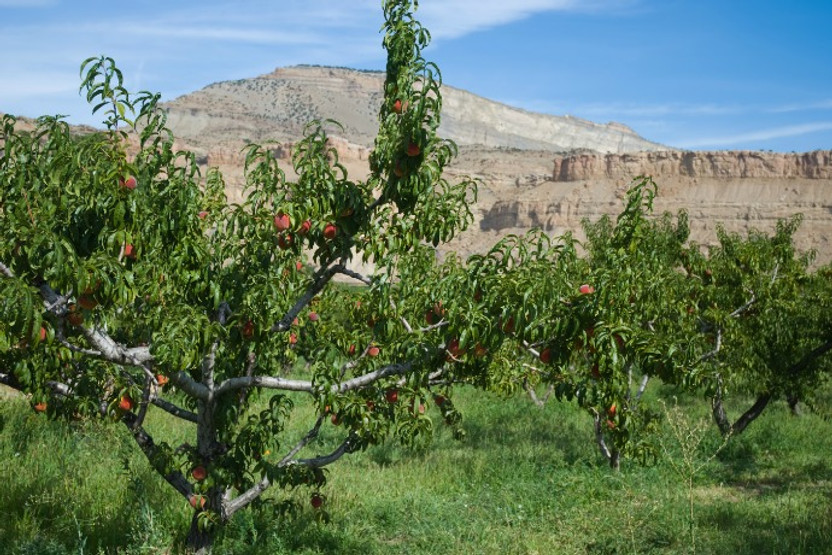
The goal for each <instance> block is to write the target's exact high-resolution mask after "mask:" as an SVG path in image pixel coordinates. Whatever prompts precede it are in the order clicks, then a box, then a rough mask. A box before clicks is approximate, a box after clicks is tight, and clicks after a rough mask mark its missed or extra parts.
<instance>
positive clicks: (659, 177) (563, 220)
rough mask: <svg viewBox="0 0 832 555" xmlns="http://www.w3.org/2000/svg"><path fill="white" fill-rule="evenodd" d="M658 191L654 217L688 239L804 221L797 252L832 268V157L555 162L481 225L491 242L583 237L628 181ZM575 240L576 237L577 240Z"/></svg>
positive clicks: (581, 156)
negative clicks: (661, 216)
mask: <svg viewBox="0 0 832 555" xmlns="http://www.w3.org/2000/svg"><path fill="white" fill-rule="evenodd" d="M639 175H649V176H651V177H652V178H653V179H654V181H655V182H656V183H657V184H658V187H659V192H658V197H657V198H656V202H655V212H656V213H662V212H665V211H669V212H672V213H676V212H678V211H679V210H682V209H684V210H686V211H687V212H688V214H689V215H690V225H691V235H692V238H693V239H694V240H695V241H697V242H699V243H701V244H705V245H708V244H713V243H714V242H715V240H716V234H715V231H716V228H717V226H718V225H721V226H722V227H723V228H725V229H726V230H727V231H731V232H738V233H741V234H745V233H747V232H748V231H749V230H750V229H758V230H763V231H771V230H773V229H774V227H775V225H776V222H777V220H778V219H782V218H788V217H791V216H792V215H794V214H797V213H800V214H802V215H803V224H802V225H801V227H800V229H799V230H798V232H797V234H796V237H795V240H796V244H797V246H798V248H800V249H803V250H807V249H815V250H816V251H817V255H818V256H817V260H818V263H827V262H830V261H832V151H815V152H808V153H801V154H779V153H767V152H748V151H734V152H732V151H723V152H652V153H651V152H645V153H635V154H624V155H598V154H593V153H574V154H571V155H566V156H556V157H554V158H553V161H552V174H551V176H550V177H549V179H548V180H547V181H545V182H543V183H540V182H535V183H527V184H526V185H525V186H524V185H522V184H516V185H515V187H514V194H513V195H511V196H509V195H508V194H504V195H500V196H501V198H499V199H498V200H496V201H495V202H494V204H493V205H492V206H491V207H490V208H488V209H486V210H485V211H484V212H483V214H482V218H481V220H480V222H479V224H480V230H481V231H482V232H486V233H491V234H492V235H494V236H499V235H503V234H506V233H523V232H525V231H526V230H527V229H530V228H532V227H539V228H541V229H544V230H546V231H548V232H550V233H552V234H559V233H562V232H564V231H567V230H580V225H581V222H582V220H584V219H589V220H596V219H597V218H599V217H601V216H602V215H610V216H614V215H615V214H617V213H618V212H619V211H620V209H621V207H622V199H623V198H624V194H625V192H626V189H627V187H628V186H629V185H630V184H631V183H632V179H633V178H634V177H636V176H639ZM578 236H579V237H580V232H579V233H578Z"/></svg>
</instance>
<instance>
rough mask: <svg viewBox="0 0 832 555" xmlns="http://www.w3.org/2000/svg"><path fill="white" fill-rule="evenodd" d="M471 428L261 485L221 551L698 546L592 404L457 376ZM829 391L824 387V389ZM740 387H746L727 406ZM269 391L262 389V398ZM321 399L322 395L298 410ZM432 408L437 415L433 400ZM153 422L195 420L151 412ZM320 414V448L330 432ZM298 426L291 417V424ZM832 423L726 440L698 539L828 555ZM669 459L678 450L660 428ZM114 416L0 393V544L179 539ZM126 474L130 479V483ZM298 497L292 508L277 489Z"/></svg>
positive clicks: (713, 435) (84, 545)
mask: <svg viewBox="0 0 832 555" xmlns="http://www.w3.org/2000/svg"><path fill="white" fill-rule="evenodd" d="M458 393H459V394H458V395H457V397H456V399H457V405H458V406H459V408H460V409H461V410H462V412H463V414H464V415H465V420H464V428H465V430H466V431H467V435H466V437H465V438H464V439H461V440H456V439H453V438H452V436H451V433H450V430H447V429H444V428H442V427H441V425H440V428H439V430H438V433H437V434H436V438H435V441H434V444H433V445H432V446H431V447H430V448H429V449H427V450H425V451H408V450H405V449H403V448H401V447H399V446H398V445H397V444H395V443H392V442H391V443H388V444H385V445H381V446H377V447H373V448H371V449H369V450H368V452H367V453H364V454H356V455H352V456H348V457H346V458H345V459H343V460H342V463H341V464H339V465H338V466H337V467H336V468H333V470H332V471H331V472H330V473H329V483H328V485H327V487H326V488H325V490H324V491H323V492H322V493H323V495H324V504H323V507H322V508H321V509H319V510H316V509H314V508H313V507H312V506H311V503H310V497H309V495H310V494H309V491H308V489H304V488H300V489H298V490H296V491H294V492H293V491H288V492H285V493H281V492H280V491H278V490H274V491H273V492H272V493H271V494H269V495H268V496H267V497H268V498H269V499H270V500H274V501H275V502H276V503H278V504H265V505H263V506H262V507H260V508H259V509H258V510H255V511H250V512H244V513H241V514H240V515H238V517H237V518H235V519H234V520H233V521H232V522H231V523H230V524H229V526H228V527H227V529H226V530H225V532H224V535H222V536H221V537H220V538H218V543H217V544H216V546H215V548H216V549H217V552H219V553H229V554H238V553H239V554H243V553H252V554H253V553H362V554H364V553H390V552H391V550H392V552H397V553H684V552H689V551H690V550H691V547H692V539H691V535H690V527H689V522H688V491H687V486H686V483H685V481H684V480H683V479H682V478H681V477H680V476H679V475H677V474H676V473H675V472H674V471H673V469H672V467H671V465H670V464H669V462H668V459H667V456H666V455H665V456H664V457H663V458H662V459H660V460H658V461H657V462H656V464H654V465H652V466H647V467H642V466H639V465H638V464H636V463H635V462H631V461H625V462H624V464H623V465H622V471H621V472H620V473H617V474H616V473H613V472H611V471H610V470H609V468H608V466H607V464H606V461H604V460H603V459H602V458H601V457H600V455H599V454H598V451H597V448H596V446H595V444H594V442H593V441H592V426H591V422H590V420H589V418H588V416H587V415H586V413H585V412H584V411H582V410H580V409H578V408H576V407H575V406H574V405H573V404H570V403H559V402H550V403H547V404H546V405H545V406H544V407H543V408H542V409H541V408H538V407H536V406H535V405H534V404H533V403H532V402H531V401H530V400H529V398H528V397H527V396H525V395H522V394H517V395H514V396H511V397H509V398H508V399H507V400H506V399H504V398H502V397H497V396H494V395H483V394H482V393H481V392H480V393H477V392H473V391H466V390H460V391H459V392H458ZM669 393H670V390H664V389H661V388H657V387H651V388H649V389H648V394H649V395H651V396H654V397H655V396H658V397H660V398H664V399H665V401H666V403H668V405H669V409H670V410H671V412H672V411H673V407H674V406H678V407H679V408H681V409H682V413H681V414H683V415H684V418H685V421H686V422H683V424H693V423H698V422H703V421H705V422H706V423H707V426H705V430H706V431H705V432H704V434H705V437H704V439H703V441H702V443H701V445H700V449H699V450H698V451H697V452H696V454H695V457H696V460H697V461H699V462H705V461H707V459H708V458H709V457H711V455H713V453H714V452H716V451H717V449H718V448H719V446H720V444H721V441H722V440H721V439H720V436H719V433H718V431H717V429H716V427H715V426H714V425H713V423H712V421H710V420H709V414H708V410H707V408H708V407H707V402H704V401H703V399H702V398H701V397H687V398H679V399H674V398H670V397H669ZM823 397H824V398H825V399H826V400H829V399H830V398H832V394H830V393H829V392H827V394H826V395H824V396H823ZM748 402H749V400H748V399H736V403H737V404H736V405H735V406H733V407H732V408H734V409H735V410H737V409H738V408H739V407H745V406H747V404H748ZM264 403H265V401H264ZM299 410H303V411H307V410H308V411H309V412H310V413H312V412H313V410H314V409H313V407H311V406H309V407H299ZM428 413H429V414H431V415H432V416H434V418H436V419H438V414H437V409H436V408H435V407H432V406H431V407H429V408H428ZM152 417H153V418H154V419H156V420H159V419H161V421H158V422H153V424H154V425H158V426H160V427H161V430H163V431H162V432H160V436H164V437H163V439H165V440H167V441H171V442H178V441H183V440H184V439H185V437H186V434H185V430H182V429H180V428H177V426H178V425H177V424H176V423H175V422H174V421H173V419H169V418H167V416H166V415H164V414H158V413H154V414H153V416H152ZM336 430H337V428H335V427H334V426H331V425H327V426H326V427H325V430H324V431H323V433H322V434H321V438H320V440H319V448H320V451H321V452H325V451H327V449H329V448H331V446H332V445H335V444H336V443H337V437H338V435H337V432H336ZM303 432H304V431H303V430H301V429H297V430H296V433H297V434H302V433H303ZM830 437H832V422H830V420H829V419H828V418H822V417H821V416H819V415H817V414H814V413H812V412H811V411H808V410H804V412H803V414H802V415H801V416H799V417H795V416H792V415H791V414H790V413H789V410H788V407H787V406H786V404H785V403H783V402H777V403H776V404H775V405H774V406H772V407H770V408H769V410H767V411H766V412H765V413H764V414H763V415H762V416H761V417H760V418H759V419H758V421H756V422H755V424H754V426H752V427H750V428H749V430H748V431H747V432H746V433H745V434H743V435H741V436H736V437H733V438H731V439H730V441H729V442H728V444H727V445H726V446H725V448H724V449H723V450H722V451H720V452H719V453H718V455H717V456H716V457H715V458H714V459H713V460H711V461H710V462H707V463H706V464H705V466H704V467H703V469H702V471H701V472H700V473H699V474H698V475H697V476H695V478H694V489H693V506H694V511H695V512H694V515H695V518H694V524H695V527H694V533H695V545H696V550H697V552H699V553H737V554H746V553H747V554H749V555H750V554H755V555H756V554H759V553H828V552H830V550H832V530H830V528H829V526H828V523H829V522H830V521H832V462H830V459H829V449H830V439H829V438H830ZM661 438H662V442H663V444H664V445H665V446H666V447H667V451H668V453H669V454H670V455H672V456H674V457H677V456H678V455H679V453H680V452H681V451H680V450H681V448H680V446H679V445H678V443H677V442H676V441H675V439H674V437H673V436H672V434H670V433H669V431H668V429H667V428H665V429H663V431H662V434H661ZM132 441H133V440H132V438H131V437H130V436H129V434H128V433H127V432H126V430H124V429H123V428H121V427H112V426H107V425H105V424H103V423H101V422H96V421H88V422H78V423H69V424H67V423H64V422H60V421H49V422H48V423H47V418H46V416H44V415H43V414H38V413H35V412H34V411H33V410H32V409H31V407H30V406H29V404H28V403H27V401H26V400H25V399H24V398H23V397H21V396H18V395H16V394H15V395H13V396H9V395H6V394H4V397H3V402H2V404H0V475H2V476H4V486H3V488H0V513H1V514H3V515H5V517H4V518H3V519H0V546H3V547H0V552H3V553H33V554H34V553H38V554H44V553H45V554H56V555H57V554H63V553H103V552H106V553H124V554H127V553H171V552H176V551H175V550H176V549H177V547H176V546H177V545H181V542H182V537H181V536H182V535H183V534H184V533H185V531H186V530H187V523H188V521H189V520H190V518H191V515H192V511H191V509H190V507H189V506H187V502H186V501H184V500H183V499H182V498H181V496H178V495H177V494H176V493H175V492H173V491H172V490H171V488H169V487H168V486H167V484H165V483H164V482H163V481H162V480H161V479H160V478H159V477H158V476H157V475H156V474H155V472H154V471H153V470H152V469H151V468H150V467H149V466H148V464H147V461H146V460H145V459H144V458H143V456H142V455H141V453H138V452H137V451H136V450H135V449H134V448H133V446H132ZM126 476H130V477H131V478H130V480H129V481H128V480H125V479H124V478H125V477H126ZM285 500H291V501H293V502H294V505H293V508H291V509H287V510H286V511H285V512H282V510H281V507H283V508H287V506H283V505H279V503H280V502H282V501H285Z"/></svg>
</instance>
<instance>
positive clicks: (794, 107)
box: [770, 99, 832, 114]
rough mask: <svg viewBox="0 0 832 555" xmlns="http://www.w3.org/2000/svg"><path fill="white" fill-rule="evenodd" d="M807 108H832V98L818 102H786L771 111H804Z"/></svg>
mask: <svg viewBox="0 0 832 555" xmlns="http://www.w3.org/2000/svg"><path fill="white" fill-rule="evenodd" d="M806 110H832V99H829V100H820V101H818V102H805V103H803V104H786V105H784V106H775V107H774V108H771V109H770V112H772V113H775V114H778V113H787V112H804V111H806Z"/></svg>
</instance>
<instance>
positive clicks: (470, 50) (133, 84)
mask: <svg viewBox="0 0 832 555" xmlns="http://www.w3.org/2000/svg"><path fill="white" fill-rule="evenodd" d="M380 5H381V2H380V0H282V1H280V2H276V1H274V0H261V1H246V0H239V1H232V0H200V1H199V2H195V1H193V0H179V1H175V0H164V1H163V0H134V1H133V2H130V3H127V2H112V0H107V1H103V0H89V1H83V0H0V52H3V56H2V57H0V111H4V112H9V113H14V114H20V115H26V116H37V115H40V114H56V113H61V114H68V115H69V116H70V117H69V118H68V119H69V121H71V122H73V123H78V122H84V123H95V122H96V120H95V119H94V118H92V117H91V116H90V115H89V110H88V108H87V107H86V106H85V104H84V102H83V101H82V99H81V98H80V97H79V95H78V84H79V82H80V81H79V74H78V70H79V66H80V63H81V61H82V60H84V59H85V58H87V57H89V56H96V55H100V54H106V55H108V56H111V57H113V58H115V59H116V62H117V63H118V65H119V67H120V68H121V69H122V70H123V72H124V74H125V77H126V80H127V86H128V88H130V89H131V90H139V89H147V90H151V91H158V92H161V93H162V96H163V100H171V99H173V98H176V97H177V96H179V95H182V94H186V93H188V92H192V91H195V90H198V89H200V88H202V87H204V86H206V85H208V84H210V83H213V82H216V81H223V80H229V79H240V78H246V77H254V76H257V75H261V74H263V73H268V72H270V71H272V70H273V69H274V68H275V67H279V66H286V65H293V64H301V63H307V64H321V65H337V66H347V67H354V68H359V69H383V68H384V62H385V60H384V52H383V50H382V49H381V35H380V34H379V32H378V31H379V28H380V26H381V23H382V15H381V9H380ZM417 17H418V18H419V19H420V20H421V21H422V22H423V23H424V24H425V25H426V27H428V29H429V30H430V31H431V32H432V35H433V42H432V44H431V46H430V47H429V48H428V49H427V50H426V51H425V53H424V54H425V57H426V58H427V59H429V60H432V61H435V62H436V63H437V64H438V65H439V67H440V69H441V70H442V74H443V78H444V81H445V82H446V83H447V84H449V85H453V86H456V87H460V88H464V89H467V90H469V91H471V92H473V93H476V94H478V95H480V96H484V97H487V98H491V99H494V100H498V101H501V102H506V103H508V104H512V105H514V106H518V107H521V108H526V109H529V110H535V111H541V112H547V113H551V114H556V115H563V114H570V115H573V116H577V117H581V118H585V119H589V120H592V121H597V122H601V123H605V122H608V121H617V122H621V123H624V124H626V125H629V126H630V127H632V128H633V129H635V130H636V132H638V133H639V134H640V135H642V136H644V137H645V138H647V139H650V140H653V141H657V142H660V143H663V144H667V145H670V146H673V147H678V148H689V149H697V150H698V149H702V150H714V149H750V150H774V151H784V152H788V151H793V150H794V151H805V150H814V149H832V65H830V64H831V63H832V32H830V31H829V28H830V27H829V26H830V22H832V0H816V1H808V0H757V1H751V0H422V1H421V2H420V7H419V10H418V11H417Z"/></svg>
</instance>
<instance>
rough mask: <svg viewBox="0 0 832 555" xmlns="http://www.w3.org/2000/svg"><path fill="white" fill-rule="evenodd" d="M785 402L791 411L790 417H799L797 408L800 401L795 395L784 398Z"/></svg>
mask: <svg viewBox="0 0 832 555" xmlns="http://www.w3.org/2000/svg"><path fill="white" fill-rule="evenodd" d="M786 400H787V401H788V402H789V410H791V411H792V416H800V407H799V406H797V404H798V403H799V402H800V399H798V398H797V396H795V395H789V396H788V397H786Z"/></svg>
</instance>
